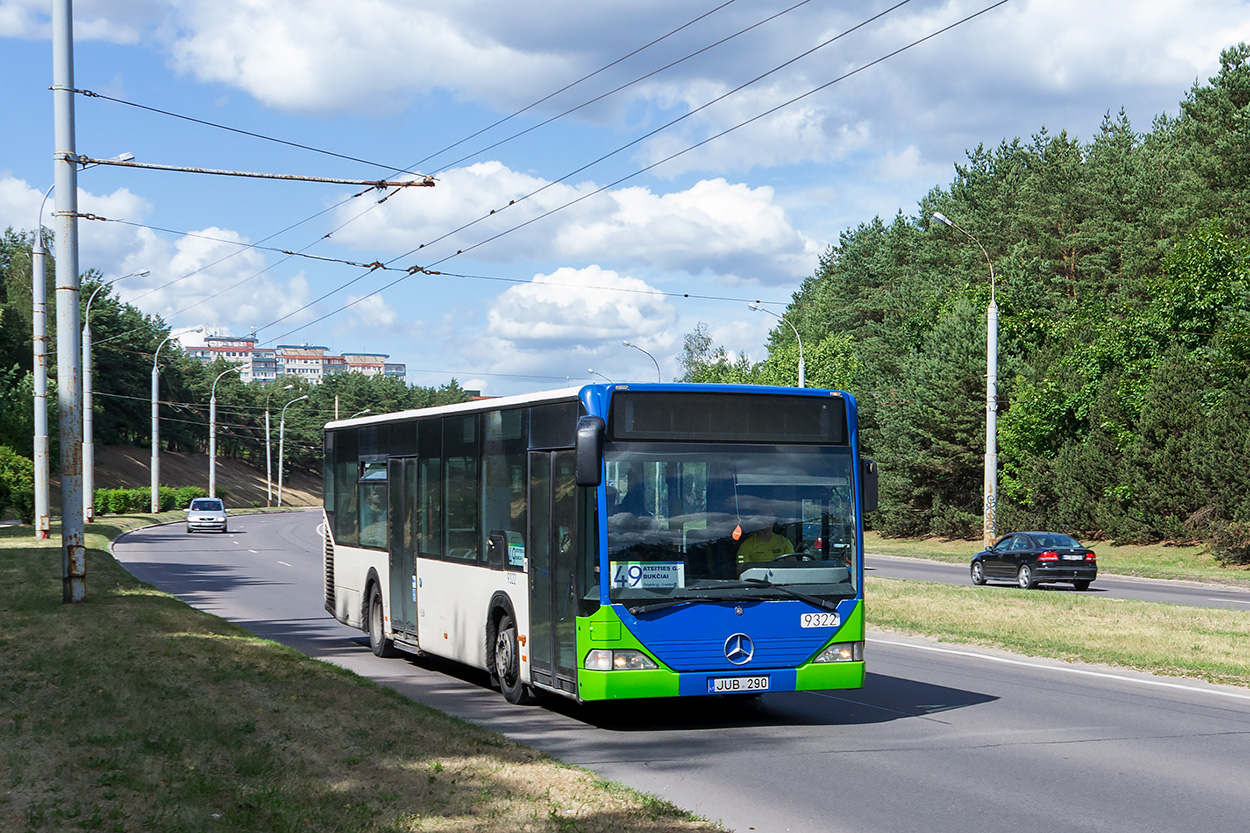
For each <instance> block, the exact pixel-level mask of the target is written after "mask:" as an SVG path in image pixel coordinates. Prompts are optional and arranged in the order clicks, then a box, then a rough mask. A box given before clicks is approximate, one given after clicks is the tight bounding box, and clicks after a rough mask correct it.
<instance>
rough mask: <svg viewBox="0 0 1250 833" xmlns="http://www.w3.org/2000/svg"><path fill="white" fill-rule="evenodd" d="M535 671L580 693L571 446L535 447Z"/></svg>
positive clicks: (540, 679)
mask: <svg viewBox="0 0 1250 833" xmlns="http://www.w3.org/2000/svg"><path fill="white" fill-rule="evenodd" d="M529 468H530V500H529V509H530V512H529V526H530V530H529V532H530V535H529V540H530V546H529V557H530V564H529V570H530V636H529V639H530V645H529V648H530V650H529V655H530V672H531V675H532V678H533V681H534V682H535V683H538V684H540V685H544V686H548V687H550V688H553V689H558V690H562V691H567V692H571V693H576V692H577V588H576V572H577V555H576V547H577V541H578V536H577V484H576V480H575V479H574V473H575V472H574V464H573V452H572V451H554V452H551V451H531V452H530V455H529Z"/></svg>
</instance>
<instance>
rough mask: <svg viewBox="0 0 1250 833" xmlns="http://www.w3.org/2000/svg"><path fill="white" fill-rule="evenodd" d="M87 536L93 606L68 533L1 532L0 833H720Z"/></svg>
mask: <svg viewBox="0 0 1250 833" xmlns="http://www.w3.org/2000/svg"><path fill="white" fill-rule="evenodd" d="M166 515H167V516H158V517H157V518H153V517H152V516H108V517H107V518H106V519H104V520H103V522H102V523H100V524H90V525H88V527H87V541H86V543H87V547H88V550H87V601H86V602H84V603H83V604H80V605H72V606H71V605H63V604H62V603H61V581H60V576H61V563H60V540H59V534H60V533H59V530H56V529H54V530H53V538H52V540H50V541H43V542H36V541H34V540H33V538H31V537H30V536H31V529H30V527H28V526H26V527H5V528H0V618H2V619H3V621H4V627H3V628H2V629H0V830H14V831H45V830H109V831H151V833H162V832H163V831H169V833H174V831H177V833H186V831H226V830H228V831H266V833H277V832H278V831H301V833H302V831H311V830H318V831H417V830H421V831H460V830H473V831H500V833H503V831H509V833H510V832H511V831H566V830H567V831H574V830H575V831H640V833H641V832H642V831H647V832H648V833H650V831H656V832H657V833H659V832H660V831H711V830H716V829H719V828H716V827H715V826H714V825H712V824H710V823H708V822H704V821H701V820H698V819H695V818H693V817H692V816H690V815H688V814H686V813H684V812H683V811H680V810H679V809H677V808H675V807H673V806H672V805H670V804H667V803H665V802H661V801H658V800H656V799H654V798H652V797H649V796H645V795H641V794H638V793H636V792H633V791H632V790H629V789H625V788H622V787H620V786H619V785H616V784H612V783H609V782H606V781H604V780H602V779H601V778H599V777H598V776H596V775H594V774H592V773H589V772H586V771H584V770H580V769H576V768H573V767H569V766H566V765H564V764H561V763H560V762H558V761H556V760H553V759H551V758H549V757H547V756H544V755H542V754H540V753H538V752H536V751H534V750H533V749H530V748H528V747H524V746H521V745H519V744H516V743H512V742H510V741H508V740H506V739H504V738H502V737H501V736H499V735H496V734H494V733H491V732H488V731H486V730H484V729H481V728H479V727H477V726H474V725H472V724H469V723H466V722H463V721H460V720H456V719H454V718H451V717H448V716H447V715H444V714H442V713H441V712H437V711H434V710H432V709H429V708H426V707H423V706H421V705H420V704H417V703H414V702H412V701H411V700H408V699H407V698H404V697H402V696H401V695H399V694H396V693H395V692H393V691H391V690H390V689H387V688H384V687H382V686H379V685H376V684H374V683H372V682H370V681H367V680H364V679H362V678H360V677H357V676H355V675H353V674H350V673H349V672H347V671H344V670H342V669H340V668H338V667H336V666H333V665H330V664H328V663H323V662H319V661H316V660H312V659H309V658H308V657H306V656H304V655H303V654H300V653H298V652H297V651H294V650H292V649H288V648H285V647H283V646H281V645H278V644H276V643H273V642H268V641H265V640H261V639H257V638H256V637H254V636H252V635H251V634H250V633H248V632H246V631H244V630H243V629H241V628H238V627H236V626H234V625H232V624H230V623H227V622H225V621H223V620H221V619H218V618H216V617H213V616H210V615H208V614H205V613H201V612H199V611H196V610H194V609H192V608H190V607H188V606H187V605H185V604H183V603H182V602H180V601H178V600H177V599H174V598H173V597H171V596H168V595H166V594H164V593H161V592H159V591H156V590H154V589H153V588H151V587H149V586H147V585H145V584H142V583H140V582H138V581H137V580H135V579H134V578H133V577H131V576H130V574H129V573H127V572H125V571H124V570H123V569H121V567H120V566H119V565H118V564H117V562H116V561H114V560H113V558H112V557H111V556H110V555H109V554H108V552H107V542H108V540H109V539H111V538H112V537H114V536H116V535H117V534H120V533H121V532H122V531H124V530H126V529H128V528H134V527H137V526H141V525H143V524H146V523H151V522H152V521H153V520H181V518H182V513H166Z"/></svg>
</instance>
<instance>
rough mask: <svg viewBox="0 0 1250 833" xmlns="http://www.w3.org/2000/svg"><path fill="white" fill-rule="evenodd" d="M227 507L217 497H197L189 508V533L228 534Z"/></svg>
mask: <svg viewBox="0 0 1250 833" xmlns="http://www.w3.org/2000/svg"><path fill="white" fill-rule="evenodd" d="M226 531H227V530H226V507H225V504H223V503H222V502H221V498H217V497H197V498H195V499H193V500H192V501H191V505H190V506H189V507H188V508H187V532H188V533H191V532H226Z"/></svg>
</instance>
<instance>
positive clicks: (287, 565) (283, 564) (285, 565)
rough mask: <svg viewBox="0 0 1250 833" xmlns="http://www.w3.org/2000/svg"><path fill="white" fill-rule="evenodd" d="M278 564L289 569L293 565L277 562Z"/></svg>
mask: <svg viewBox="0 0 1250 833" xmlns="http://www.w3.org/2000/svg"><path fill="white" fill-rule="evenodd" d="M278 563H279V564H281V565H282V566H283V567H291V566H293V565H291V564H288V563H286V562H285V561H279V562H278Z"/></svg>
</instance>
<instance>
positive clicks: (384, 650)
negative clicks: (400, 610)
mask: <svg viewBox="0 0 1250 833" xmlns="http://www.w3.org/2000/svg"><path fill="white" fill-rule="evenodd" d="M385 614H386V610H385V608H383V607H382V591H381V590H379V589H378V586H377V585H376V584H375V585H373V589H371V590H370V591H369V647H370V649H372V650H373V654H374V656H379V657H393V656H395V643H393V642H391V640H389V639H387V638H386V622H385V619H384V618H383V617H384V616H385Z"/></svg>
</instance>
